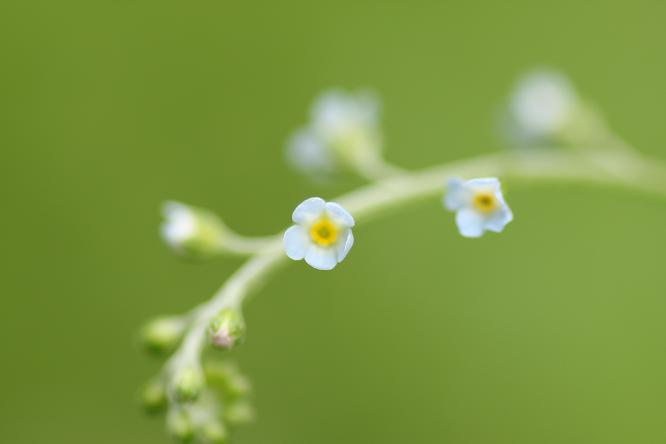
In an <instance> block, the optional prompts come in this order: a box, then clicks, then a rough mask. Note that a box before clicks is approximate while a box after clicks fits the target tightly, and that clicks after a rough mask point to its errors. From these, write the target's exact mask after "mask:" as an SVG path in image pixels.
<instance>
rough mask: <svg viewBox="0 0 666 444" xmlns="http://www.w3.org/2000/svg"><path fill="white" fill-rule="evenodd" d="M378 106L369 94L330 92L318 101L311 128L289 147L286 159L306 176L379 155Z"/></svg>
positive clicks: (295, 139)
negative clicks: (306, 174)
mask: <svg viewBox="0 0 666 444" xmlns="http://www.w3.org/2000/svg"><path fill="white" fill-rule="evenodd" d="M380 150H381V141H380V137H379V104H378V102H377V100H376V98H375V97H374V96H372V95H370V94H368V93H358V94H351V93H346V92H343V91H337V90H333V91H328V92H325V93H323V94H322V95H320V96H319V97H318V98H317V100H316V101H315V103H314V105H313V107H312V111H311V116H310V122H309V124H308V126H306V127H304V128H301V129H300V130H298V131H297V132H296V133H295V134H294V135H293V136H292V137H291V138H290V140H289V142H288V144H287V160H288V161H289V162H290V163H291V164H292V165H293V166H294V167H295V168H297V169H299V170H301V171H304V172H306V173H315V174H316V173H324V174H327V173H331V172H334V171H336V170H338V169H339V168H340V167H345V166H354V165H355V164H357V163H359V162H365V161H367V160H368V159H372V158H374V157H376V156H378V155H379V152H380Z"/></svg>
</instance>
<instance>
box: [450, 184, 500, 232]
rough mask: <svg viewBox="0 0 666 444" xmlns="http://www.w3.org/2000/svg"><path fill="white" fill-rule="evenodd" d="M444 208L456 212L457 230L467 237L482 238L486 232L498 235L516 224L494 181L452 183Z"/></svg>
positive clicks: (498, 185) (498, 186)
mask: <svg viewBox="0 0 666 444" xmlns="http://www.w3.org/2000/svg"><path fill="white" fill-rule="evenodd" d="M444 205H445V206H446V208H447V209H449V210H451V211H455V212H456V224H457V225H458V230H459V231H460V234H462V235H463V236H465V237H480V236H481V235H483V232H484V231H486V230H488V231H495V232H497V233H499V232H501V231H502V230H503V229H504V226H505V225H506V224H508V223H509V222H511V221H512V220H513V213H511V209H509V207H508V205H507V204H506V202H504V197H503V196H502V191H501V189H500V182H499V180H497V179H496V178H494V177H490V178H483V179H471V180H468V181H463V180H460V179H449V181H448V184H447V191H446V195H445V197H444Z"/></svg>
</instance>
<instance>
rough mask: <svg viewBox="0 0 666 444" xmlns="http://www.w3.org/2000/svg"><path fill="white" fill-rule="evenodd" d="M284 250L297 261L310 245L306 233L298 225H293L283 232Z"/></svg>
mask: <svg viewBox="0 0 666 444" xmlns="http://www.w3.org/2000/svg"><path fill="white" fill-rule="evenodd" d="M283 241H284V251H285V253H287V256H288V257H289V258H290V259H293V260H295V261H299V260H301V259H303V258H304V257H305V253H306V252H307V250H308V248H309V247H310V242H309V241H308V237H307V233H306V232H305V230H304V229H303V228H302V227H301V226H299V225H294V226H292V227H291V228H289V229H288V230H287V231H285V232H284V239H283Z"/></svg>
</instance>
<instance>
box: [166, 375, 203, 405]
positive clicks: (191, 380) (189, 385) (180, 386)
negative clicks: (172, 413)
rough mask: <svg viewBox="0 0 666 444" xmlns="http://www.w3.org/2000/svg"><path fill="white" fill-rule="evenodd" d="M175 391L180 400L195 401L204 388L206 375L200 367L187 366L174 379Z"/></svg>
mask: <svg viewBox="0 0 666 444" xmlns="http://www.w3.org/2000/svg"><path fill="white" fill-rule="evenodd" d="M173 388H174V393H175V395H176V399H178V401H194V400H195V399H197V398H198V397H199V395H200V394H201V391H202V390H203V388H204V375H203V372H202V371H201V370H200V369H199V368H195V367H185V368H183V369H182V370H180V371H179V372H178V373H177V374H176V376H175V379H174V386H173Z"/></svg>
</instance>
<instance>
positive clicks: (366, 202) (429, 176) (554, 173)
mask: <svg viewBox="0 0 666 444" xmlns="http://www.w3.org/2000/svg"><path fill="white" fill-rule="evenodd" d="M484 176H500V177H502V178H505V179H511V180H523V181H530V182H537V181H542V182H565V183H581V184H590V185H597V186H619V187H623V188H629V189H635V190H638V191H642V192H647V193H653V194H658V195H661V196H666V167H665V166H664V165H663V164H661V163H660V162H659V161H656V160H650V159H647V158H645V157H643V156H634V155H631V156H628V155H626V154H623V153H619V152H616V151H606V150H604V151H602V150H584V151H550V150H543V151H530V152H509V153H500V154H493V155H487V156H481V157H477V158H473V159H469V160H463V161H458V162H452V163H448V164H445V165H442V166H439V167H435V168H431V169H426V170H423V171H420V172H415V173H405V174H402V175H397V176H392V177H389V178H386V179H383V180H381V181H378V182H375V183H372V184H369V185H366V186H365V187H362V188H360V189H358V190H356V191H353V192H351V193H348V194H346V195H343V196H341V197H339V198H338V199H335V201H336V202H338V203H340V204H341V205H342V206H344V207H345V208H346V209H347V210H348V211H349V212H350V213H352V214H353V215H354V218H355V219H356V222H357V224H362V223H365V222H367V221H368V220H369V219H371V218H372V216H375V215H377V214H379V213H380V212H381V211H382V210H386V209H390V208H394V207H400V206H402V205H405V204H408V203H410V202H414V201H417V200H420V199H424V198H430V197H433V196H439V195H441V194H442V192H443V190H444V186H445V182H446V180H447V179H448V178H450V177H463V178H471V177H484ZM269 239H270V240H269V241H267V242H266V244H265V245H264V247H263V248H262V249H261V250H260V251H259V252H257V253H256V254H255V255H254V256H253V257H252V258H251V259H249V260H248V261H247V262H246V263H245V264H243V265H242V266H241V268H239V269H238V270H237V271H236V272H235V273H234V274H233V275H232V276H231V278H230V279H229V280H228V281H227V282H226V283H225V284H224V285H223V286H222V288H221V289H220V290H219V291H218V292H217V294H216V295H215V296H214V297H213V298H212V299H211V300H210V301H208V302H206V303H205V304H203V305H202V306H201V307H200V308H199V309H198V310H197V311H196V315H195V318H194V320H193V322H192V324H191V326H190V329H189V331H188V332H187V334H186V336H185V338H184V340H183V343H182V344H181V347H180V349H179V350H178V352H177V353H176V355H174V356H173V358H172V359H173V360H174V361H172V364H175V365H178V363H181V362H184V361H190V360H192V359H199V357H200V355H201V351H202V349H203V346H204V344H205V339H206V329H207V327H208V322H209V321H210V319H211V318H212V317H213V316H215V315H216V314H217V313H218V312H219V310H221V309H222V308H225V307H240V305H241V304H242V302H243V301H244V299H245V298H246V297H247V296H248V295H249V294H250V293H251V292H252V291H253V290H256V289H257V287H258V286H259V285H260V284H261V283H262V282H264V281H265V279H266V278H267V277H268V275H269V274H270V273H271V272H273V271H274V270H276V269H277V268H278V267H279V266H280V265H281V264H283V263H286V262H287V261H286V259H287V257H286V255H285V254H284V251H283V249H282V234H279V235H276V236H274V237H272V238H269Z"/></svg>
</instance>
